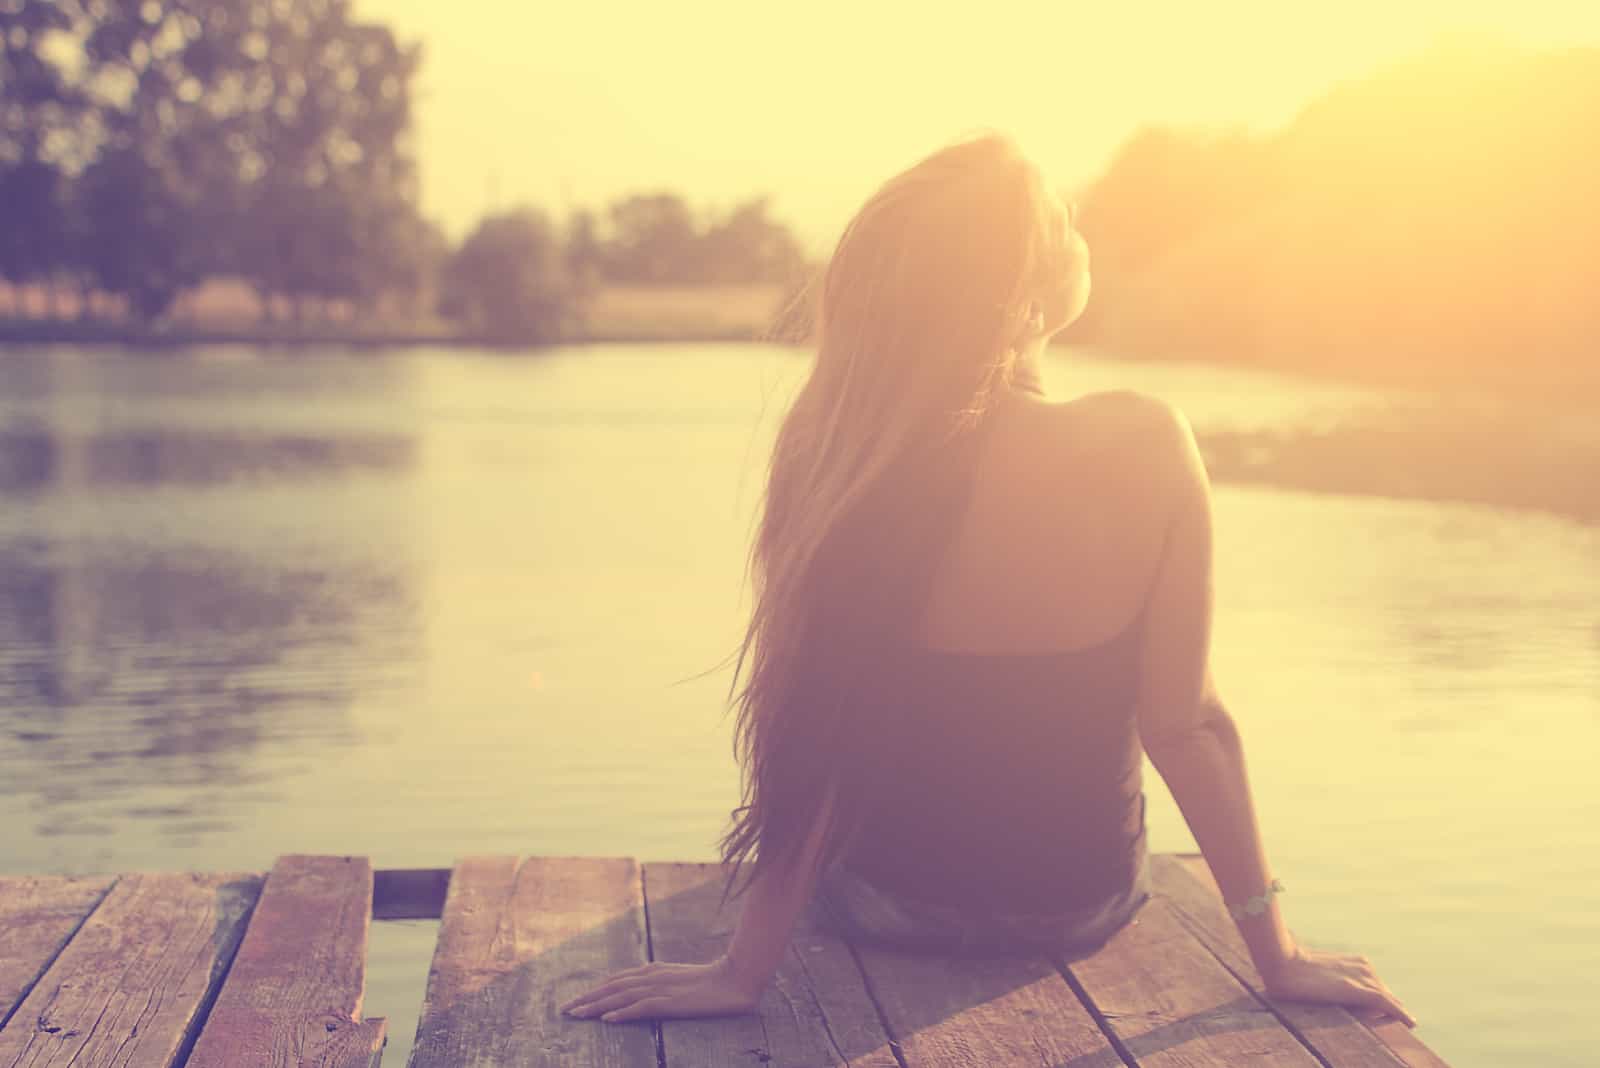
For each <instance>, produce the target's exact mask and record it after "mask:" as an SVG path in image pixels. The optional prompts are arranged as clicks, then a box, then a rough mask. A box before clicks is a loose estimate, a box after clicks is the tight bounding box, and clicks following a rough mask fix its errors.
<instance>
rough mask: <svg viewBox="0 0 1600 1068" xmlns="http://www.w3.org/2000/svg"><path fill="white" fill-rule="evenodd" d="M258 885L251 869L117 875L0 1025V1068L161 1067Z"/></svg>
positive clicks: (220, 966)
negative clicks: (53, 1067) (246, 872)
mask: <svg viewBox="0 0 1600 1068" xmlns="http://www.w3.org/2000/svg"><path fill="white" fill-rule="evenodd" d="M260 887H261V877H260V876H258V875H234V874H210V875H195V874H185V873H173V874H134V875H124V876H122V877H121V878H119V879H118V880H117V882H116V885H115V886H113V887H112V888H111V891H110V893H108V894H107V895H106V897H105V900H103V901H102V902H101V903H100V907H99V908H97V909H95V910H94V912H93V913H91V914H90V916H89V918H88V919H87V920H85V921H84V922H83V926H82V927H80V928H79V929H78V933H77V934H76V935H74V936H73V938H72V940H71V941H70V942H68V943H67V947H66V948H65V949H63V950H62V951H61V955H60V956H58V957H57V958H56V960H55V963H54V964H52V965H51V966H50V969H49V970H48V971H47V972H45V974H44V977H43V978H41V979H40V980H39V982H38V983H37V984H36V985H35V986H34V988H33V990H32V992H30V993H29V994H28V996H27V997H26V998H24V999H23V1002H22V1005H21V1006H20V1007H19V1008H18V1009H17V1011H16V1014H15V1015H14V1016H12V1018H11V1022H10V1023H9V1024H8V1025H7V1026H6V1028H5V1029H4V1030H3V1031H0V1066H5V1068H17V1066H20V1065H28V1066H30V1068H31V1066H35V1065H38V1066H43V1065H67V1064H73V1065H84V1066H88V1065H111V1064H114V1065H116V1066H117V1068H167V1066H168V1065H170V1064H171V1063H172V1062H173V1059H174V1058H175V1057H177V1056H178V1055H179V1052H180V1050H181V1049H182V1048H183V1046H184V1045H185V1044H186V1042H187V1040H188V1038H189V1035H190V1034H191V1032H192V1030H193V1028H194V1026H195V1024H196V1023H197V1021H198V1018H199V1016H200V1015H202V1012H203V1008H202V1007H203V1005H204V1004H205V1003H206V1001H207V1000H208V999H209V998H210V997H211V996H212V995H213V993H214V992H215V990H216V987H217V984H218V983H220V982H221V980H222V975H223V973H224V972H225V971H226V970H227V966H228V962H229V961H230V960H231V959H232V957H233V951H234V948H235V947H236V946H237V945H238V944H239V936H240V934H241V933H242V932H243V930H244V919H245V916H246V915H247V914H248V913H249V911H250V906H251V905H252V904H253V903H254V902H255V899H256V894H257V892H258V891H259V889H260Z"/></svg>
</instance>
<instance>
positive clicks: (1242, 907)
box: [1228, 879, 1283, 920]
mask: <svg viewBox="0 0 1600 1068" xmlns="http://www.w3.org/2000/svg"><path fill="white" fill-rule="evenodd" d="M1281 893H1283V884H1282V883H1280V882H1279V881H1278V880H1276V879H1274V880H1272V882H1270V883H1268V884H1267V888H1266V890H1265V891H1263V892H1262V893H1259V894H1257V895H1256V896H1255V897H1252V898H1249V899H1247V900H1245V901H1242V902H1240V903H1239V904H1237V905H1229V906H1228V914H1229V915H1230V916H1232V917H1233V918H1234V919H1236V920H1242V919H1244V918H1245V917H1246V916H1259V915H1261V914H1262V913H1263V912H1265V911H1267V901H1268V899H1269V898H1271V897H1272V895H1273V894H1281Z"/></svg>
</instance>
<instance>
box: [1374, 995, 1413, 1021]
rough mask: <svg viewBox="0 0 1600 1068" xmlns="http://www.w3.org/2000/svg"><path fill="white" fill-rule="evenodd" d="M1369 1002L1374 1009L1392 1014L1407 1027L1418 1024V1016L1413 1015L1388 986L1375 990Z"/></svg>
mask: <svg viewBox="0 0 1600 1068" xmlns="http://www.w3.org/2000/svg"><path fill="white" fill-rule="evenodd" d="M1367 1004H1368V1005H1370V1006H1371V1007H1372V1008H1374V1009H1378V1010H1379V1011H1382V1012H1387V1013H1388V1014H1389V1015H1390V1016H1393V1017H1394V1018H1395V1019H1397V1020H1399V1021H1400V1022H1401V1023H1403V1024H1405V1025H1406V1026H1407V1027H1415V1026H1417V1019H1416V1017H1414V1016H1412V1015H1411V1014H1410V1013H1409V1012H1407V1011H1406V1007H1405V1006H1404V1005H1402V1004H1400V999H1399V998H1397V997H1395V996H1394V994H1393V993H1391V992H1390V991H1389V990H1388V988H1383V989H1380V990H1377V991H1374V992H1373V993H1372V994H1371V995H1370V997H1369V999H1368V1001H1367Z"/></svg>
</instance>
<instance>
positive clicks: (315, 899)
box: [188, 856, 384, 1068]
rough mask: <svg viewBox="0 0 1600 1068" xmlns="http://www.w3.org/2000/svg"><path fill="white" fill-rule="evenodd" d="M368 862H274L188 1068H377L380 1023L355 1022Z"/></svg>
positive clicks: (367, 909)
mask: <svg viewBox="0 0 1600 1068" xmlns="http://www.w3.org/2000/svg"><path fill="white" fill-rule="evenodd" d="M371 919H372V865H371V863H370V862H369V861H368V860H367V858H365V857H307V856H287V857H280V858H279V859H278V862H277V863H276V864H274V865H273V867H272V871H271V873H270V874H269V875H268V876H267V881H266V885H265V886H263V887H262V888H261V899H260V900H259V901H258V902H257V903H256V907H255V911H254V913H253V914H252V915H251V917H250V923H249V926H248V928H247V929H246V930H245V934H244V940H243V941H242V942H241V943H240V944H239V951H238V953H237V954H235V955H234V959H233V966H232V967H231V968H230V969H229V970H228V977H227V979H226V981H225V982H224V983H223V986H222V992H221V993H220V994H218V995H217V1000H216V1004H215V1005H213V1006H212V1009H211V1013H210V1015H209V1016H208V1017H207V1019H206V1022H205V1027H204V1030H202V1031H201V1033H200V1040H199V1042H197V1043H196V1044H195V1047H194V1052H193V1053H192V1054H190V1056H189V1060H188V1068H231V1066H235V1065H244V1064H248V1065H260V1066H262V1068H267V1066H271V1068H290V1066H299V1065H319V1066H325V1068H377V1065H378V1060H379V1058H380V1057H381V1056H382V1051H383V1041H384V1021H382V1020H367V1021H366V1022H364V1023H363V1022H362V1021H361V1019H360V1017H361V1000H362V997H363V995H364V994H365V991H366V972H367V928H368V926H369V925H370V923H371Z"/></svg>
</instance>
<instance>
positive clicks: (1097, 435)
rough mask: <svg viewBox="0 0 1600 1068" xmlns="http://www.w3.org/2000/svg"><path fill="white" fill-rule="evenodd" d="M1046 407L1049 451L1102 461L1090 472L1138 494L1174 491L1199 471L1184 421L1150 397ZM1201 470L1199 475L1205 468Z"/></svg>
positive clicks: (1117, 393)
mask: <svg viewBox="0 0 1600 1068" xmlns="http://www.w3.org/2000/svg"><path fill="white" fill-rule="evenodd" d="M1044 407H1045V409H1046V414H1045V416H1044V418H1043V422H1044V423H1045V424H1046V425H1045V426H1044V427H1041V432H1042V434H1043V436H1044V438H1045V440H1046V441H1049V442H1051V445H1048V446H1046V447H1047V448H1049V449H1051V451H1054V450H1056V449H1060V450H1065V451H1066V452H1067V453H1069V454H1070V455H1072V456H1075V457H1077V458H1079V459H1080V460H1084V459H1087V458H1091V457H1092V458H1094V459H1095V460H1097V461H1101V463H1100V464H1095V465H1090V469H1091V470H1103V471H1106V472H1107V473H1108V474H1109V475H1111V476H1112V477H1113V478H1115V480H1116V481H1118V482H1120V483H1122V484H1124V485H1127V486H1129V487H1130V488H1133V489H1137V490H1138V491H1139V492H1140V493H1141V494H1149V493H1151V492H1152V491H1158V490H1159V491H1176V490H1178V489H1179V487H1180V486H1181V485H1182V484H1184V483H1186V482H1188V481H1190V479H1191V478H1192V477H1193V475H1194V474H1195V473H1196V472H1195V468H1196V466H1197V465H1200V458H1199V448H1198V446H1197V445H1196V444H1195V438H1194V430H1193V428H1192V427H1191V426H1190V425H1189V420H1188V418H1187V417H1186V416H1185V415H1184V414H1183V411H1182V409H1180V408H1179V407H1178V406H1177V405H1175V404H1173V403H1172V402H1171V401H1168V400H1165V399H1163V398H1161V397H1157V396H1155V395H1153V394H1150V393H1141V392H1139V391H1138V390H1132V389H1117V390H1101V391H1098V392H1094V393H1086V394H1083V395H1082V396H1079V397H1075V398H1073V399H1071V400H1068V401H1064V402H1061V403H1057V404H1051V405H1046V406H1044ZM1057 455H1061V454H1060V453H1057ZM1107 461H1110V462H1111V466H1105V463H1106V462H1107ZM1199 470H1200V472H1201V473H1203V471H1204V468H1203V465H1200V466H1199ZM1163 495H1164V493H1163Z"/></svg>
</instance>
